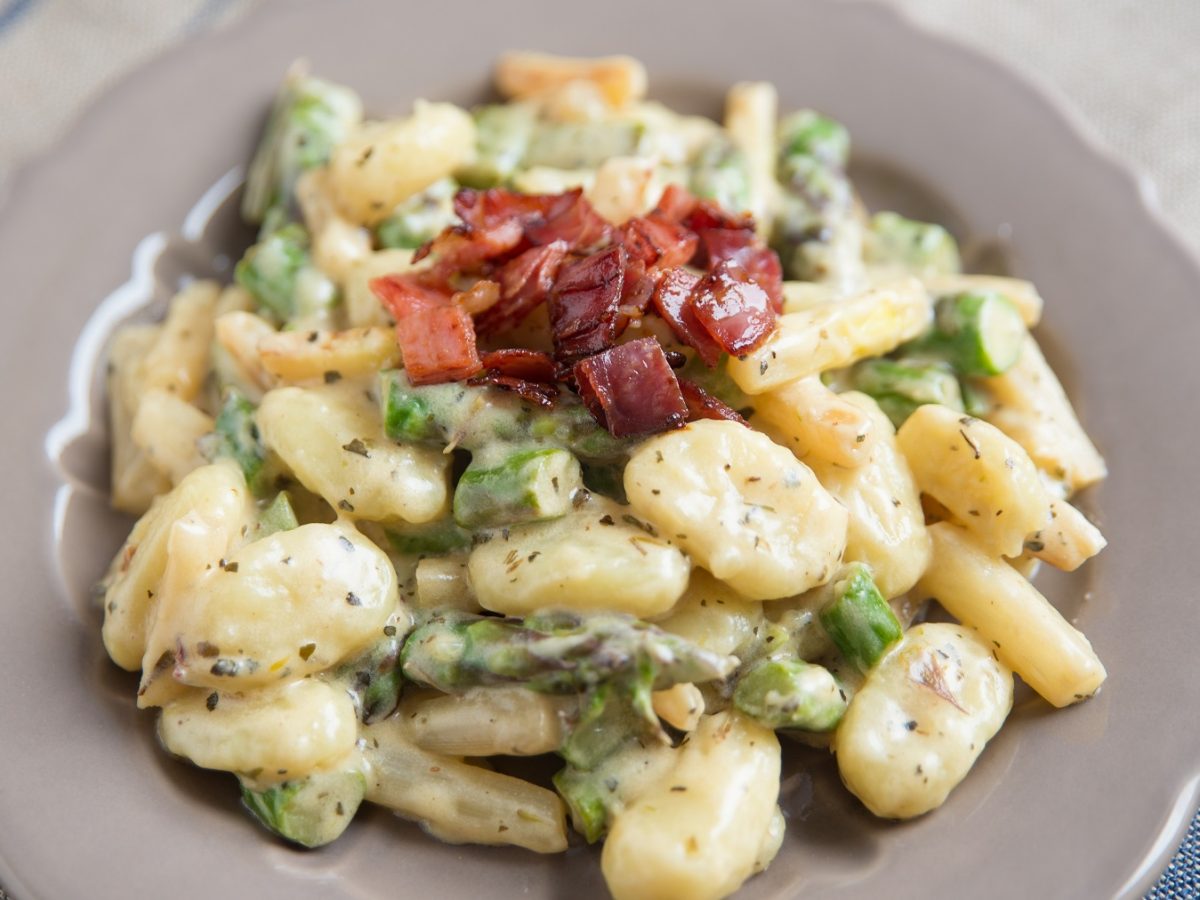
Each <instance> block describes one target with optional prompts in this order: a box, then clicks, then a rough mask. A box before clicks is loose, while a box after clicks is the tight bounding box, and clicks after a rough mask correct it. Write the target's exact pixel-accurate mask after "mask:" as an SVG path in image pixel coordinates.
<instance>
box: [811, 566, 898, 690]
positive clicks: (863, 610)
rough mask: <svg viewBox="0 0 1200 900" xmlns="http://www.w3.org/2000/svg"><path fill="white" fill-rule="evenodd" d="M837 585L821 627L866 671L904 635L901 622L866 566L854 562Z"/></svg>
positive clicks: (853, 661) (824, 613)
mask: <svg viewBox="0 0 1200 900" xmlns="http://www.w3.org/2000/svg"><path fill="white" fill-rule="evenodd" d="M847 569H848V571H847V573H846V577H844V578H842V579H841V580H839V581H837V582H836V583H835V584H834V585H833V599H832V600H831V601H830V602H829V604H828V605H826V607H825V608H824V609H822V610H821V614H820V619H821V625H822V626H823V627H824V628H825V630H826V631H827V632H828V633H829V636H830V637H831V638H832V639H833V642H834V643H835V644H837V647H838V650H840V651H841V653H842V656H844V657H845V658H846V660H847V661H848V662H850V663H852V664H853V665H854V666H856V667H857V668H858V669H859V671H861V672H864V673H865V672H866V671H867V670H869V669H870V668H871V667H872V666H873V665H875V663H877V662H878V661H879V660H880V658H881V657H882V656H883V654H884V653H885V652H887V649H888V648H889V647H891V645H892V644H894V643H895V642H896V641H898V640H900V638H901V636H902V635H903V629H902V628H901V627H900V621H899V620H898V619H897V618H896V614H895V613H894V612H892V608H891V607H890V606H889V605H888V602H887V600H885V599H884V598H883V595H882V594H881V593H879V588H877V587H876V586H875V582H874V580H872V578H871V570H870V569H869V568H867V567H866V566H865V565H863V564H862V563H850V565H849V566H848V567H847Z"/></svg>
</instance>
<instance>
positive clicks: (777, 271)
mask: <svg viewBox="0 0 1200 900" xmlns="http://www.w3.org/2000/svg"><path fill="white" fill-rule="evenodd" d="M700 248H701V250H700V254H699V256H700V258H702V259H704V261H705V264H706V265H707V266H708V268H709V270H710V271H711V270H712V269H715V268H716V267H717V265H718V264H720V263H723V262H734V263H737V264H738V265H739V266H741V267H742V268H743V269H745V270H746V273H747V274H748V275H749V276H750V277H751V278H752V279H753V280H754V282H755V283H756V284H757V285H758V286H759V287H760V288H762V289H763V290H764V291H766V292H767V296H768V297H770V298H771V306H772V307H773V308H774V310H775V312H777V313H781V312H783V266H781V265H780V264H779V256H778V254H776V253H775V251H774V250H772V249H771V248H770V247H766V246H764V245H763V244H762V243H761V242H760V241H759V240H758V237H757V236H756V235H755V234H754V232H753V231H750V230H749V229H746V228H707V229H705V230H704V231H701V232H700Z"/></svg>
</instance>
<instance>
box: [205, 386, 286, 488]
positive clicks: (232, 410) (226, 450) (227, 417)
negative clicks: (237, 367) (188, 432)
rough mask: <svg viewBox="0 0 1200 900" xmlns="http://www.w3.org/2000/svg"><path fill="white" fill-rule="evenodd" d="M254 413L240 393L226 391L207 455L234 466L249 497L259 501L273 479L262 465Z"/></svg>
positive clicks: (263, 454)
mask: <svg viewBox="0 0 1200 900" xmlns="http://www.w3.org/2000/svg"><path fill="white" fill-rule="evenodd" d="M254 409H255V407H254V404H253V403H251V402H250V401H249V400H247V399H246V398H245V397H244V396H243V395H242V393H241V392H240V391H238V390H237V389H235V388H229V389H228V390H226V392H225V401H224V403H223V404H222V406H221V411H220V412H219V413H218V414H217V421H216V426H215V429H214V432H213V440H212V442H211V444H210V445H209V451H210V454H211V455H212V456H213V457H218V456H225V457H229V458H230V459H232V460H233V461H234V462H236V463H237V464H238V465H239V466H240V467H241V469H242V474H243V475H245V476H246V485H247V486H248V487H249V488H250V491H251V493H253V494H254V495H255V496H256V497H261V496H263V494H264V493H266V491H267V489H268V488H269V487H270V485H271V482H272V480H273V478H272V473H271V472H270V471H269V469H268V466H267V464H266V463H267V451H266V448H265V447H264V446H263V443H262V438H261V437H260V436H259V433H258V425H257V423H256V422H255V421H254Z"/></svg>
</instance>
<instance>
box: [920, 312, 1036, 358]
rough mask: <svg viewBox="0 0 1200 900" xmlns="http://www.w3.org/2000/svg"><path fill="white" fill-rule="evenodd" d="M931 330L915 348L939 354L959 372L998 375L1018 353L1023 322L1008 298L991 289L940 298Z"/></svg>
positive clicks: (1022, 342)
mask: <svg viewBox="0 0 1200 900" xmlns="http://www.w3.org/2000/svg"><path fill="white" fill-rule="evenodd" d="M933 327H934V330H933V333H932V334H931V335H930V336H929V337H928V338H925V339H923V340H922V342H921V343H920V344H918V345H917V347H918V348H920V349H924V350H927V351H929V352H932V353H937V354H939V355H942V356H943V357H944V358H945V359H947V360H948V361H949V362H950V364H951V365H952V366H954V368H955V369H956V370H957V371H958V372H959V373H960V374H962V375H1000V374H1003V373H1004V372H1006V371H1008V369H1009V368H1011V367H1012V366H1013V365H1014V364H1015V363H1016V361H1017V359H1018V358H1019V357H1020V356H1021V348H1022V347H1023V346H1024V343H1025V322H1024V320H1023V319H1022V318H1021V313H1020V311H1019V310H1018V309H1017V307H1016V306H1015V305H1014V304H1013V302H1012V301H1011V300H1009V299H1008V298H1007V297H1005V296H1004V295H1002V294H998V293H996V292H995V291H967V292H964V293H961V294H953V295H951V296H948V297H942V298H941V299H940V300H938V302H937V307H936V309H935V313H934V322H933Z"/></svg>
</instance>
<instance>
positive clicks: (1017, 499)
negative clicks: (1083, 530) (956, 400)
mask: <svg viewBox="0 0 1200 900" xmlns="http://www.w3.org/2000/svg"><path fill="white" fill-rule="evenodd" d="M896 442H897V444H898V445H899V447H900V450H901V451H902V452H903V454H904V456H905V458H906V459H907V460H908V464H909V466H910V467H911V468H912V472H913V475H915V476H916V479H917V485H918V486H919V487H920V488H921V491H922V492H923V493H926V494H928V495H929V496H931V497H933V499H935V500H937V501H938V503H940V504H942V506H944V507H945V508H946V509H948V510H949V511H950V512H951V513H953V515H954V517H955V519H957V520H958V521H959V522H961V523H962V524H963V525H964V526H966V527H967V528H968V529H969V530H970V531H971V533H972V534H974V535H976V537H978V538H979V541H980V542H981V543H982V544H983V546H984V547H986V548H987V550H988V551H989V552H990V553H993V554H995V555H996V556H1020V555H1021V553H1022V551H1023V550H1024V548H1025V539H1026V537H1028V536H1029V535H1031V534H1033V533H1035V532H1038V531H1041V530H1042V528H1044V527H1045V526H1047V525H1048V524H1049V522H1050V503H1051V499H1052V498H1051V497H1050V495H1049V494H1048V493H1047V492H1046V488H1045V487H1044V486H1043V484H1042V480H1041V478H1040V477H1039V476H1038V472H1037V468H1036V467H1035V466H1034V464H1033V461H1032V460H1030V458H1029V454H1027V453H1026V452H1025V451H1024V450H1022V449H1021V446H1020V445H1019V444H1017V442H1016V441H1014V440H1012V439H1011V438H1009V437H1008V436H1006V435H1005V434H1004V432H1002V431H1000V429H998V428H996V427H995V426H993V425H989V424H988V423H987V422H984V421H982V420H980V419H974V418H971V417H970V416H964V415H963V414H962V413H959V412H955V411H954V410H952V409H950V408H949V407H945V406H939V405H937V404H934V403H927V404H925V405H924V406H921V407H918V408H917V410H916V412H914V413H913V414H912V415H911V416H909V417H908V419H907V420H906V421H905V423H904V425H903V426H901V428H900V430H899V432H897V434H896Z"/></svg>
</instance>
